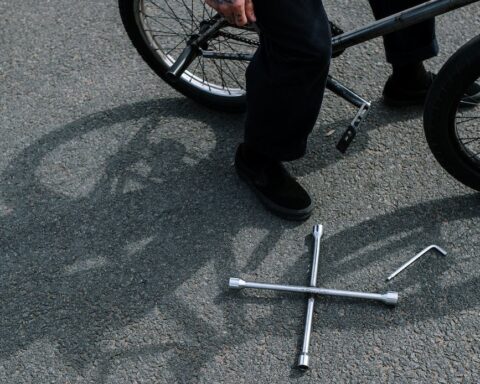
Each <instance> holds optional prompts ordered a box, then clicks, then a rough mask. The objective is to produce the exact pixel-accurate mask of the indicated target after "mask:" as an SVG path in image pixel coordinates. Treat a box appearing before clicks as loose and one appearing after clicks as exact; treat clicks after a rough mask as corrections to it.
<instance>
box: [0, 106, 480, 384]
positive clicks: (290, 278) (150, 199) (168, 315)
mask: <svg viewBox="0 0 480 384" xmlns="http://www.w3.org/2000/svg"><path fill="white" fill-rule="evenodd" d="M232 119H233V117H231V116H229V115H221V114H218V113H215V114H212V113H210V111H206V110H203V109H201V108H200V107H197V106H195V105H193V104H191V103H190V102H187V103H185V101H184V100H183V99H167V100H158V101H147V102H142V103H137V104H133V105H126V106H120V107H118V108H115V109H112V110H109V111H104V112H99V113H96V114H93V115H90V116H86V117H85V118H82V119H80V120H77V121H75V122H72V123H70V124H67V125H66V126H64V127H62V128H60V129H58V130H55V131H52V132H51V133H49V134H48V135H45V136H44V137H42V138H41V139H40V140H38V141H37V142H36V143H34V144H33V145H31V146H29V147H27V148H26V149H25V150H24V151H23V152H21V153H20V154H19V155H18V156H16V157H15V158H14V159H12V161H11V162H10V164H9V166H8V168H7V169H6V171H5V172H4V173H3V174H2V180H4V185H3V187H2V198H3V201H4V204H5V205H6V207H4V208H5V209H4V210H3V214H2V216H0V228H1V229H0V263H1V265H2V269H1V272H0V284H1V291H0V294H1V298H2V303H3V305H2V319H1V327H0V329H1V330H2V331H1V332H2V334H1V337H2V341H1V348H0V356H1V357H2V358H3V359H8V358H9V357H10V356H11V355H14V354H15V353H16V352H18V351H20V350H26V349H28V348H29V346H31V345H32V344H34V343H37V342H43V341H45V340H47V341H51V342H52V343H54V345H55V348H57V349H58V350H59V353H60V355H61V356H62V359H64V360H66V361H68V365H69V366H72V367H74V368H75V369H76V370H79V371H82V370H88V369H89V367H91V366H92V365H94V366H96V367H98V368H97V370H93V371H94V375H95V377H94V381H96V382H103V381H106V380H107V377H108V375H109V374H110V373H111V371H112V370H115V369H116V368H118V366H117V365H115V364H117V362H116V361H117V360H118V359H120V360H121V359H129V358H132V359H135V358H136V357H138V356H143V357H144V358H147V359H148V357H149V356H157V357H158V356H159V354H161V355H162V356H165V357H162V358H161V360H160V361H158V360H157V361H155V365H156V366H157V365H158V364H159V363H160V369H164V370H165V372H167V373H165V377H171V379H172V380H174V381H175V382H192V380H195V378H196V377H197V376H198V375H199V373H200V372H201V371H202V369H204V368H205V366H206V365H208V364H209V363H210V362H211V361H212V360H213V359H215V358H217V357H219V356H221V355H222V354H224V353H225V350H227V349H229V348H230V349H231V348H232V346H233V347H234V346H236V345H240V344H242V343H245V342H247V341H249V340H250V339H252V338H256V337H258V336H259V335H262V334H264V333H266V332H268V334H270V335H271V334H274V335H276V336H284V337H285V338H290V339H291V338H295V337H296V336H297V335H298V334H299V332H301V327H302V320H301V319H302V317H303V308H304V302H303V300H292V301H291V302H290V304H287V306H285V305H278V306H277V305H274V310H273V316H272V313H270V312H268V311H267V314H265V315H264V316H259V317H258V318H257V317H255V320H252V318H251V314H250V313H249V310H248V309H249V308H251V304H256V305H261V304H262V303H264V304H265V305H268V306H270V305H271V304H272V302H273V303H275V302H281V303H283V304H285V303H284V299H283V298H282V297H281V296H276V295H270V296H268V295H267V296H266V297H264V298H262V297H261V296H260V297H256V296H255V297H253V296H251V297H249V295H248V294H247V295H245V294H244V293H243V292H230V291H229V290H228V288H227V281H228V278H229V277H230V276H237V275H239V274H241V273H247V274H253V275H255V271H256V268H257V267H258V266H259V265H261V264H262V263H263V261H264V258H265V257H266V256H267V255H268V253H269V252H270V251H271V250H272V249H273V248H274V247H275V245H276V244H277V243H278V242H279V241H280V240H281V239H282V237H283V236H285V233H286V232H288V231H290V230H294V229H295V227H296V226H297V225H298V224H296V223H289V222H285V221H282V220H280V219H277V218H275V217H273V216H272V215H270V214H269V213H267V212H264V210H263V209H262V208H261V207H260V206H259V203H258V202H257V201H256V200H255V199H254V198H253V197H252V196H251V194H250V192H249V191H248V190H247V189H246V188H245V187H244V186H243V184H241V183H240V181H239V180H238V179H237V177H236V175H235V174H234V171H233V169H232V165H231V163H232V157H233V155H232V154H233V153H234V150H235V146H236V144H237V143H238V142H239V141H240V140H241V127H240V122H238V121H237V122H234V121H233V120H232ZM199 133H201V135H199ZM477 203H478V198H477V197H476V196H466V197H458V198H451V199H445V200H442V201H434V202H428V203H425V204H422V205H421V206H416V207H410V208H408V209H404V210H401V211H400V212H398V213H395V214H390V215H387V216H382V217H379V218H374V219H372V220H370V221H367V222H366V223H361V224H360V225H358V226H355V227H353V228H351V229H349V230H348V231H345V232H342V233H340V234H338V235H335V236H333V237H329V238H327V239H326V240H325V242H324V243H323V245H322V247H323V249H325V250H326V253H325V254H328V255H348V254H349V253H352V251H354V250H355V249H359V248H361V247H367V246H368V244H370V243H369V241H372V240H368V239H369V238H367V237H364V230H365V228H367V229H368V231H369V233H372V234H375V236H376V239H380V240H381V239H388V238H389V237H390V236H391V235H392V234H394V233H396V232H395V231H397V228H398V227H401V226H402V225H403V224H406V223H407V221H408V223H410V225H412V226H414V227H416V228H417V227H420V226H421V225H422V223H423V221H422V219H423V218H425V217H428V216H429V215H432V214H440V215H441V216H442V217H446V218H447V219H449V220H455V219H459V218H464V217H476V216H477V214H476V212H475V211H474V210H472V208H471V207H472V206H474V205H476V204H477ZM418 212H420V213H421V214H420V215H419V216H418V218H417V215H418ZM412 216H415V218H412ZM252 228H253V229H254V230H257V231H261V232H263V233H265V236H264V237H263V240H262V241H261V242H260V244H258V245H257V246H256V247H254V249H253V250H252V252H251V254H249V255H238V254H237V253H236V251H235V249H234V245H233V244H234V241H235V239H236V237H237V236H238V234H239V233H241V232H242V231H244V230H246V229H252ZM427 229H428V230H429V232H428V233H431V234H432V236H433V235H434V234H436V232H435V231H436V227H435V226H431V227H427ZM415 233H416V232H415ZM347 235H348V238H349V241H348V242H345V241H343V239H344V236H347ZM419 236H420V235H419ZM374 238H375V237H374ZM355 239H356V240H355ZM422 239H424V237H422ZM402 245H403V243H402V242H393V243H392V244H389V245H388V246H387V248H383V249H379V250H378V251H376V252H373V253H371V254H369V257H368V260H367V259H365V258H357V259H355V260H354V261H353V262H352V261H349V263H348V264H347V263H345V264H342V258H341V257H340V258H338V257H337V258H335V259H334V258H333V256H330V257H331V259H327V260H325V262H327V263H328V264H330V265H333V267H332V268H330V269H329V272H328V273H329V274H330V275H329V276H330V277H332V276H333V277H335V276H340V275H342V274H344V273H345V272H346V271H347V272H348V271H353V270H355V269H357V268H368V266H369V265H371V263H375V262H377V263H378V262H380V261H381V260H382V255H383V254H384V253H383V252H384V251H388V250H390V251H393V250H395V249H397V250H398V249H399V248H401V247H402ZM305 256H307V253H306V255H305ZM299 260H301V261H298V262H296V263H294V265H292V266H291V267H290V268H289V270H288V273H287V274H285V275H283V276H282V277H281V278H280V281H282V282H286V283H288V282H290V283H292V282H294V281H296V280H297V279H296V277H297V276H305V275H306V272H305V271H306V270H307V268H308V264H309V262H310V260H309V257H302V258H301V259H299ZM239 262H240V264H239ZM445 263H446V264H441V268H448V266H449V264H448V263H449V261H446V262H445ZM411 276H414V275H411ZM424 280H425V282H424V284H425V285H428V284H434V283H432V282H429V281H427V279H424ZM402 281H403V282H404V284H407V285H408V284H409V282H410V281H409V278H408V277H407V278H406V279H404V280H402ZM473 283H475V282H473ZM339 288H341V287H339ZM365 288H368V287H365ZM372 288H374V287H372ZM465 289H466V287H465V286H464V285H458V286H456V285H453V286H452V287H451V288H449V290H448V291H446V292H445V295H447V296H448V295H455V294H457V293H458V292H460V291H462V290H463V291H465ZM472 296H473V295H472ZM478 297H479V296H478V295H476V296H475V297H471V298H470V297H468V298H465V299H464V300H459V301H457V302H456V303H455V304H454V305H452V306H450V307H448V308H446V309H445V310H443V309H442V310H439V309H438V308H437V307H435V306H433V304H432V303H430V302H429V301H425V300H427V299H425V298H420V299H412V300H420V303H421V304H422V305H426V307H427V310H426V311H425V312H424V315H423V316H425V317H436V316H442V315H443V314H444V313H445V311H446V312H447V313H450V312H451V311H458V310H462V309H465V308H470V307H473V306H476V305H478ZM327 303H328V302H327ZM334 303H338V301H336V302H334ZM332 305H333V304H332ZM335 305H336V304H335ZM335 305H333V307H334V310H333V311H328V312H327V314H326V315H325V319H324V322H323V323H322V324H323V325H321V326H317V324H316V325H315V327H316V328H318V329H319V330H321V329H322V328H323V327H334V328H335V327H338V328H344V327H353V328H355V327H359V326H364V323H365V322H367V319H368V324H369V325H368V326H372V327H373V326H376V327H383V326H388V324H389V321H388V319H387V321H386V320H385V318H384V310H383V308H382V310H381V313H382V314H381V315H378V314H377V315H378V316H376V318H375V319H374V320H372V319H371V311H372V308H374V309H373V311H377V310H378V311H380V309H378V308H377V307H375V306H373V307H372V306H370V307H369V306H367V307H365V306H361V305H357V306H355V305H354V306H353V309H350V310H352V311H353V312H354V317H353V318H352V319H356V321H354V320H351V321H350V320H348V319H346V320H345V322H343V323H342V322H341V323H339V322H338V321H336V319H337V318H336V317H335V316H336V314H335V311H337V312H338V310H339V309H338V307H335ZM429 305H431V307H429ZM335 308H336V309H335ZM409 308H410V307H407V309H405V310H404V312H402V313H404V316H406V317H404V318H403V319H404V320H402V321H411V320H412V319H413V318H414V317H415V316H417V317H418V314H417V315H414V314H413V311H411V310H410V309H409ZM439 311H440V312H439ZM337 315H338V314H337ZM393 316H394V315H393V314H392V315H391V317H390V318H389V319H390V324H391V322H392V321H394V320H393ZM396 316H398V315H396ZM402 316H403V315H402ZM337 317H338V316H337ZM398 318H400V316H398ZM358 319H360V320H362V321H360V322H358ZM405 319H406V320H405ZM398 321H400V320H398ZM286 323H290V324H297V323H298V327H296V328H295V326H292V327H285V324H286ZM139 335H140V336H139ZM93 363H95V364H93ZM162 364H163V365H162ZM157 369H159V368H158V366H157ZM169 375H170V376H169Z"/></svg>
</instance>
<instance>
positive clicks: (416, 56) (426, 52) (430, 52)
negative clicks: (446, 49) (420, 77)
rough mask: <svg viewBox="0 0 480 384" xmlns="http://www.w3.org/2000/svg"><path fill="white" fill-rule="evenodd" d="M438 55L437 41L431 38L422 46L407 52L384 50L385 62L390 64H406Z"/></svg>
mask: <svg viewBox="0 0 480 384" xmlns="http://www.w3.org/2000/svg"><path fill="white" fill-rule="evenodd" d="M437 55H438V42H437V40H436V39H435V40H432V42H431V43H430V44H428V45H425V46H423V47H420V48H417V49H415V50H413V51H408V52H395V51H392V50H388V51H387V52H386V57H387V62H389V63H390V64H392V65H406V64H412V63H418V62H420V61H424V60H427V59H431V58H432V57H435V56H437Z"/></svg>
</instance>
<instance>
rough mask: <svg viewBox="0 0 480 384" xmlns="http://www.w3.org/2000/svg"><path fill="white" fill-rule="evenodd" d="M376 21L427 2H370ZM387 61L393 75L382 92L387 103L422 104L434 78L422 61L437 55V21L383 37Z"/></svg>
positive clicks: (399, 104) (413, 0) (372, 0)
mask: <svg viewBox="0 0 480 384" xmlns="http://www.w3.org/2000/svg"><path fill="white" fill-rule="evenodd" d="M369 1H370V5H371V7H372V10H373V13H374V15H375V18H376V19H381V18H383V17H386V16H390V15H392V14H394V13H397V12H400V11H403V10H405V9H407V8H411V7H413V6H415V5H418V4H421V3H423V2H425V0H389V1H385V0H369ZM384 45H385V54H386V58H387V61H388V62H389V63H390V64H392V69H393V74H392V76H390V78H389V79H388V81H387V83H386V84H385V88H384V90H383V96H384V101H385V102H386V103H387V104H389V105H392V106H402V105H416V104H423V102H424V101H425V97H426V95H427V93H428V89H429V88H430V85H431V84H432V81H433V75H432V74H431V73H429V72H427V71H426V70H425V67H424V65H423V61H424V60H427V59H430V58H432V57H434V56H436V55H437V54H438V43H437V40H436V37H435V20H434V19H430V20H427V21H424V22H422V23H419V24H416V25H413V26H411V27H408V28H406V29H403V30H400V31H397V32H393V33H390V34H388V35H386V36H384Z"/></svg>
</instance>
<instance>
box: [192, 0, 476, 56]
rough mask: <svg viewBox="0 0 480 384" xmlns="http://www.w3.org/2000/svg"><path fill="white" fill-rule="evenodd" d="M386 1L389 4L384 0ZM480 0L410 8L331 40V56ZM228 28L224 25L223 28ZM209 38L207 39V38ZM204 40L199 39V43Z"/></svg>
mask: <svg viewBox="0 0 480 384" xmlns="http://www.w3.org/2000/svg"><path fill="white" fill-rule="evenodd" d="M385 1H388V0H385ZM478 1H480V0H431V1H427V2H426V3H423V4H420V5H417V6H416V7H412V8H409V9H407V10H405V11H402V12H399V13H396V14H394V15H391V16H388V17H385V18H383V19H380V20H377V21H374V22H372V23H370V24H368V25H366V26H363V27H360V28H358V29H355V30H353V31H350V32H345V33H342V34H341V35H338V36H335V37H334V38H333V39H332V50H333V52H334V53H336V52H339V51H343V50H344V49H346V48H348V47H352V46H354V45H358V44H361V43H363V42H365V41H368V40H372V39H375V38H377V37H380V36H384V35H387V34H389V33H391V32H395V31H399V30H401V29H404V28H407V27H409V26H411V25H414V24H418V23H421V22H422V21H425V20H428V19H431V18H433V17H435V16H439V15H442V14H444V13H448V12H450V11H453V10H455V9H458V8H462V7H464V6H466V5H469V4H472V3H476V2H478ZM224 25H227V24H224ZM208 37H209V36H208ZM208 37H207V36H205V37H204V36H201V35H200V36H199V40H202V38H205V39H206V40H208ZM200 52H201V55H202V56H204V57H205V58H211V59H227V60H242V61H250V60H252V58H253V55H252V54H249V53H222V52H217V51H209V50H205V51H204V50H200Z"/></svg>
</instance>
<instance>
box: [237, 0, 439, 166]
mask: <svg viewBox="0 0 480 384" xmlns="http://www.w3.org/2000/svg"><path fill="white" fill-rule="evenodd" d="M422 2H423V1H421V0H420V1H419V0H370V4H371V6H372V9H373V13H374V15H375V17H376V18H377V19H378V18H382V17H385V16H388V15H391V14H393V13H396V12H398V11H401V10H403V9H406V8H408V7H411V6H413V5H416V4H419V3H422ZM254 7H255V15H256V17H257V25H258V27H259V28H260V31H261V33H260V47H259V48H258V50H257V51H256V53H255V55H254V58H253V60H252V61H251V62H250V64H249V66H248V68H247V71H246V84H247V116H246V121H245V143H247V144H248V146H249V147H251V148H252V149H255V150H256V151H258V152H260V153H263V154H265V155H267V156H269V157H271V158H274V159H277V160H280V161H289V160H294V159H298V158H300V157H302V156H303V155H304V154H305V150H306V145H307V138H308V135H309V134H310V132H311V131H312V129H313V126H314V125H315V122H316V119H317V117H318V113H319V111H320V107H321V104H322V99H323V93H324V90H325V82H326V78H327V74H328V69H329V64H330V57H331V36H330V29H329V25H328V20H327V16H326V14H325V10H324V9H323V5H322V3H321V0H294V1H293V0H275V1H274V2H272V1H271V0H254ZM384 43H385V51H386V57H387V61H388V62H390V63H392V64H407V63H410V62H417V61H422V60H425V59H428V58H430V57H433V56H435V55H436V54H437V52H438V46H437V42H436V39H435V25H434V20H433V19H432V20H429V21H426V22H423V23H421V24H417V25H415V26H412V27H409V28H407V29H405V30H403V31H399V32H394V33H392V34H390V35H388V36H385V38H384Z"/></svg>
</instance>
